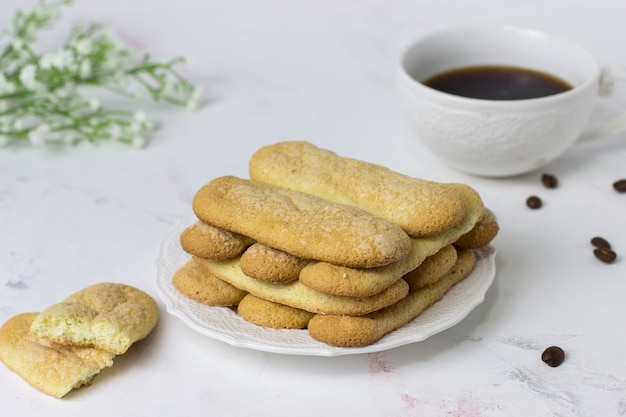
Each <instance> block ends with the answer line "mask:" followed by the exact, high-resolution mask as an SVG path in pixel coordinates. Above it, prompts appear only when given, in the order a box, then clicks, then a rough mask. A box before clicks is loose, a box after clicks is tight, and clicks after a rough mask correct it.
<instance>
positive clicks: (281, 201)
mask: <svg viewBox="0 0 626 417" xmlns="http://www.w3.org/2000/svg"><path fill="white" fill-rule="evenodd" d="M249 168H250V179H242V178H237V177H232V176H226V177H220V178H216V179H214V180H212V181H210V182H209V183H207V184H206V185H204V186H203V187H201V188H200V190H199V191H198V192H197V194H196V195H195V197H194V200H193V210H194V213H195V214H196V216H197V218H198V221H197V222H196V223H195V224H192V225H189V227H188V228H187V229H185V230H184V231H183V232H182V234H181V236H180V241H181V246H182V248H183V250H184V251H185V252H187V253H189V254H190V255H191V257H190V259H189V261H188V262H187V263H186V264H185V265H183V266H181V267H180V268H179V269H178V270H177V271H176V273H175V274H174V277H173V283H174V286H175V287H176V288H177V289H178V290H179V291H181V292H182V293H183V294H185V295H186V296H188V297H190V298H193V299H195V300H197V301H200V302H202V303H205V304H208V305H211V306H233V307H236V308H237V312H238V314H239V315H240V316H241V317H242V318H243V319H245V320H247V321H250V322H252V323H255V324H257V325H261V326H267V327H273V328H288V329H304V328H306V329H308V331H309V333H310V335H311V336H312V337H313V338H315V339H317V340H320V341H323V342H326V343H328V344H330V345H335V346H346V347H348V346H365V345H369V344H372V343H375V342H376V341H378V340H379V339H381V338H382V337H384V336H385V335H386V334H388V333H389V332H392V331H394V330H396V329H398V328H400V327H402V326H404V325H405V324H407V323H408V322H410V321H411V320H413V319H414V318H415V317H417V316H418V315H419V314H421V313H422V312H423V311H424V310H425V309H427V308H428V307H429V306H431V305H432V304H434V303H435V302H437V301H438V300H439V299H441V298H442V297H443V296H444V295H445V293H446V292H447V291H448V290H449V289H450V288H452V287H453V286H454V285H455V284H456V283H457V282H459V281H461V280H462V279H463V278H465V277H466V276H467V275H469V273H470V272H471V271H472V268H473V267H474V264H475V262H476V257H475V253H474V249H477V248H481V247H484V246H486V245H488V244H489V243H490V242H491V240H492V239H493V238H494V237H495V236H496V234H497V233H498V229H499V227H498V224H497V222H496V220H495V218H494V217H493V215H492V213H491V212H490V211H489V210H488V209H486V208H485V207H484V205H483V203H482V200H481V198H480V196H479V195H478V193H477V192H476V191H475V190H474V189H472V188H471V187H469V186H468V185H464V184H442V183H437V182H432V181H426V180H422V179H417V178H411V177H408V176H405V175H402V174H399V173H397V172H394V171H391V170H389V169H387V168H385V167H382V166H379V165H375V164H371V163H367V162H363V161H359V160H355V159H351V158H345V157H341V156H338V155H337V154H335V153H333V152H330V151H328V150H324V149H320V148H318V147H316V146H315V145H312V144H310V143H308V142H282V143H277V144H274V145H270V146H267V147H264V148H261V149H259V150H258V151H257V152H255V153H254V155H253V156H252V159H251V161H250V167H249Z"/></svg>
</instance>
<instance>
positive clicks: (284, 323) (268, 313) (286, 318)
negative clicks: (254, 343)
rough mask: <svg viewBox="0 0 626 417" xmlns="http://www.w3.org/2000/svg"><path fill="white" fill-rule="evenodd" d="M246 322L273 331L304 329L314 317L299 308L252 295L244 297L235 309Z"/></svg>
mask: <svg viewBox="0 0 626 417" xmlns="http://www.w3.org/2000/svg"><path fill="white" fill-rule="evenodd" d="M237 313H238V314H239V315H240V316H241V317H242V318H243V319H244V320H246V321H249V322H250V323H254V324H256V325H259V326H264V327H271V328H274V329H304V328H305V327H306V326H307V324H308V323H309V320H311V318H312V317H313V316H314V315H315V314H313V313H310V312H308V311H305V310H301V309H299V308H293V307H289V306H286V305H284V304H279V303H274V302H272V301H267V300H264V299H262V298H259V297H256V296H254V295H252V294H248V295H246V296H245V297H244V298H243V300H241V302H240V303H239V306H238V307H237Z"/></svg>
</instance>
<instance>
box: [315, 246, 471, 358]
mask: <svg viewBox="0 0 626 417" xmlns="http://www.w3.org/2000/svg"><path fill="white" fill-rule="evenodd" d="M475 263H476V257H475V254H474V252H473V251H472V250H463V251H461V252H459V255H458V260H457V263H456V265H455V266H454V267H453V268H452V269H451V270H450V271H449V272H448V273H447V274H446V275H444V276H443V277H442V278H441V279H440V280H438V281H437V282H435V283H433V284H431V285H428V286H426V287H423V288H421V289H418V290H416V291H414V292H412V293H410V294H409V295H408V296H407V297H405V298H403V299H402V300H400V301H398V302H397V303H395V304H393V305H391V306H389V307H387V308H384V309H382V310H380V311H376V312H373V313H371V314H367V315H365V316H361V317H351V316H347V315H323V314H317V315H315V317H313V318H312V319H311V320H310V321H309V325H308V330H309V334H310V335H311V336H312V337H313V338H314V339H317V340H320V341H322V342H325V343H328V344H330V345H334V346H341V347H356V346H367V345H371V344H372V343H375V342H376V341H378V340H380V339H381V338H382V337H383V336H385V335H386V334H388V333H390V332H392V331H394V330H396V329H398V328H400V327H402V326H404V325H405V324H407V323H408V322H410V321H411V320H413V319H414V318H416V317H417V316H419V315H420V314H421V313H422V312H423V311H424V310H426V309H427V308H428V307H430V306H431V305H433V304H434V303H436V302H437V301H439V300H440V299H441V298H442V297H443V296H444V295H445V293H446V292H448V291H449V290H450V288H452V287H453V286H454V285H455V284H456V283H458V282H460V281H461V280H462V279H463V278H465V277H466V276H467V275H469V274H470V272H471V270H472V268H473V267H474V265H475Z"/></svg>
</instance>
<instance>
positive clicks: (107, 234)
mask: <svg viewBox="0 0 626 417" xmlns="http://www.w3.org/2000/svg"><path fill="white" fill-rule="evenodd" d="M24 3H25V2H24V1H22V0H3V1H2V2H1V3H0V20H1V22H2V24H5V23H6V21H7V19H8V15H9V13H11V12H12V11H13V10H14V8H15V7H16V6H17V5H18V4H24ZM63 16H64V17H63V20H62V22H61V23H60V25H59V26H58V30H56V31H53V32H50V34H49V36H48V37H46V39H45V42H46V43H48V44H50V45H54V44H55V43H56V42H59V41H60V40H61V39H62V37H63V34H64V33H65V30H64V29H63V28H65V29H67V28H68V27H69V25H70V23H71V22H73V21H76V20H77V19H80V20H105V21H109V22H110V23H111V25H112V27H113V28H114V29H115V30H116V31H117V32H118V33H119V34H120V35H121V36H123V37H124V38H125V39H126V40H127V41H129V42H131V43H132V44H133V45H135V46H136V47H137V48H138V49H140V50H148V51H151V52H153V54H154V55H155V56H161V55H162V56H163V57H171V56H174V55H177V54H179V53H185V54H188V55H189V56H191V57H192V58H193V63H192V64H191V65H189V66H187V67H186V70H185V71H186V75H187V76H188V77H190V78H191V79H192V80H194V81H195V82H196V83H198V84H201V85H203V86H204V87H205V90H206V92H207V97H208V99H209V103H208V105H206V106H205V107H204V108H202V109H201V110H200V111H198V112H197V113H193V114H190V113H185V112H181V111H170V110H165V109H162V108H160V107H157V108H156V109H153V108H152V107H151V108H150V111H151V112H152V114H154V115H155V116H156V117H157V118H158V120H159V122H160V123H161V124H162V126H161V128H160V129H159V130H158V131H157V132H156V133H155V135H154V136H153V138H152V142H151V144H150V145H149V146H148V148H147V149H145V150H142V151H134V150H130V149H126V148H122V147H118V146H98V147H92V146H89V145H85V146H80V147H78V148H76V149H67V150H51V149H41V148H27V147H10V148H5V149H0V322H4V321H6V320H7V319H8V318H10V317H11V316H13V315H15V314H17V313H20V312H25V311H39V310H40V309H43V308H45V307H46V306H48V305H50V304H51V303H54V302H57V301H58V300H60V299H62V298H64V297H65V296H66V295H68V294H69V293H71V292H74V291H76V290H78V289H80V288H82V287H84V286H87V285H89V284H92V283H96V282H100V281H116V282H124V283H128V284H131V285H134V286H137V287H139V288H141V289H143V290H145V291H147V292H148V293H150V294H152V295H153V296H155V297H156V296H157V295H156V291H155V266H154V261H155V258H156V256H157V252H158V249H159V245H160V243H161V241H162V240H163V238H164V237H165V236H166V235H167V233H168V232H169V231H170V230H171V229H172V228H173V226H174V225H175V224H176V222H177V221H178V220H179V219H180V218H181V217H184V216H188V215H189V214H190V213H191V208H190V207H191V199H192V197H193V195H194V193H195V191H196V190H197V189H198V188H199V187H200V186H201V185H202V184H203V183H204V182H206V181H208V180H210V179H212V178H214V177H216V176H221V175H225V174H233V175H239V176H246V174H247V170H246V166H247V161H248V159H249V157H250V155H251V153H252V152H253V151H254V150H255V149H257V148H258V147H260V146H263V145H265V144H269V143H272V142H276V141H280V140H288V139H303V140H309V141H312V142H315V143H317V144H318V145H320V146H323V147H327V148H330V149H332V150H334V151H336V152H338V153H340V154H342V155H346V156H352V157H356V158H361V159H365V160H369V161H372V162H376V163H380V164H383V165H386V166H389V167H391V168H393V169H395V170H397V171H400V172H403V173H406V174H409V175H414V176H419V177H423V178H428V179H432V180H441V181H460V182H466V183H469V184H470V185H472V186H474V187H475V188H476V189H477V190H478V191H479V192H480V193H481V194H482V196H483V198H484V200H485V202H486V203H487V205H488V206H489V207H491V208H492V209H493V211H494V212H495V213H496V215H497V216H498V219H499V222H500V225H501V233H500V235H499V236H498V238H497V239H496V240H495V242H494V245H495V246H496V247H497V249H498V258H497V268H498V271H497V276H496V280H495V283H494V285H493V286H492V287H491V289H490V290H489V292H488V293H487V297H486V300H485V301H484V302H483V303H482V304H481V305H480V306H478V307H477V308H476V309H475V310H474V311H473V312H472V313H471V314H470V315H469V316H468V317H467V318H466V319H465V320H464V321H463V322H461V323H460V324H458V325H456V326H455V327H453V328H451V329H449V330H447V331H445V332H443V333H440V334H438V335H435V336H433V337H431V338H429V339H427V340H426V341H424V342H420V343H416V344H412V345H409V346H404V347H400V348H397V349H393V350H389V351H385V352H381V353H372V354H363V355H353V356H341V357H334V358H324V357H306V356H292V355H278V354H272V353H265V352H257V351H254V350H249V349H244V348H235V347H231V346H229V345H227V344H225V343H222V342H219V341H214V340H211V339H209V338H206V337H204V336H201V335H199V334H197V333H195V332H194V331H193V330H191V329H190V328H188V327H186V326H185V325H184V324H183V323H182V322H181V321H180V320H179V319H177V318H175V317H173V316H171V315H169V314H168V313H167V312H166V311H165V308H164V306H163V304H162V303H161V302H160V301H159V302H160V306H161V318H160V321H159V324H158V326H157V328H156V329H155V331H154V332H153V333H152V334H151V336H150V337H149V338H148V339H146V340H145V341H142V342H140V343H138V344H136V345H135V346H134V347H133V348H132V349H131V350H130V351H129V352H128V353H127V354H125V355H123V356H121V357H118V358H117V359H116V361H115V365H114V366H113V368H111V369H108V370H105V371H103V372H102V373H101V374H100V375H99V376H98V377H97V378H96V380H95V381H94V384H93V385H92V386H91V387H88V388H85V389H81V390H79V391H76V392H74V393H72V394H70V395H68V396H67V397H66V398H64V399H63V400H57V399H54V398H52V397H48V396H46V395H44V394H41V393H40V392H38V391H36V390H35V389H33V388H31V387H30V386H29V385H27V384H26V383H25V382H24V381H22V380H21V379H20V378H19V377H18V376H16V375H15V374H13V373H12V372H10V371H8V370H7V369H6V368H5V367H4V366H0V404H2V414H3V415H44V414H45V415H48V416H64V417H69V416H78V415H85V414H87V413H88V414H89V415H91V416H94V417H97V416H109V415H133V416H148V415H149V416H171V415H180V416H187V415H214V416H244V415H256V416H266V415H267V416H269V415H271V416H283V415H285V416H287V415H298V416H320V415H361V416H381V417H382V416H385V417H388V416H464V417H478V416H529V415H535V416H538V415H541V416H546V415H554V416H592V415H593V416H600V415H601V416H619V415H626V356H625V355H624V352H625V351H626V334H625V332H624V324H623V321H624V318H625V317H626V304H625V303H624V294H626V222H625V220H624V219H625V217H624V213H626V210H625V209H626V195H624V194H617V193H615V192H614V191H613V190H612V188H611V184H612V182H613V181H615V180H616V179H618V178H624V177H626V135H619V136H617V137H614V138H611V139H609V140H605V141H603V142H597V143H592V144H586V145H579V146H577V147H576V148H575V149H573V150H571V151H570V152H568V153H567V154H566V155H564V156H563V157H562V158H561V159H559V160H558V161H556V162H554V163H553V164H551V165H550V166H549V167H548V168H547V170H549V171H550V172H553V173H554V174H556V175H557V176H558V177H559V179H560V182H561V184H560V187H559V188H558V189H555V190H547V189H544V188H543V187H542V186H541V185H540V183H539V179H538V178H539V173H534V174H529V175H525V176H522V177H518V178H515V179H508V180H490V179H481V178H474V177H470V176H467V175H464V174H461V173H458V172H454V171H452V170H450V169H448V168H447V167H446V166H444V165H443V164H441V163H440V162H439V161H438V160H436V159H434V158H433V157H432V156H430V155H429V154H428V153H427V152H426V151H425V150H424V149H423V148H421V147H420V145H419V144H417V143H416V140H415V138H414V136H413V134H412V133H411V132H410V130H409V127H408V124H407V122H406V120H405V118H404V115H403V114H402V111H401V108H400V104H399V100H398V96H397V93H396V91H395V89H394V70H395V65H396V62H397V60H398V56H399V54H400V51H401V50H402V48H403V46H405V45H406V44H407V43H408V42H410V41H411V40H412V39H413V38H414V37H416V36H419V35H420V34H421V33H422V32H424V31H428V30H431V29H435V28H438V27H442V26H447V25H452V24H457V23H469V22H487V21H488V22H505V23H513V24H520V25H526V26H532V27H535V28H539V29H546V30H551V31H554V32H558V33H561V34H563V35H566V36H569V37H571V38H573V39H575V40H577V41H579V42H581V43H583V44H584V45H585V46H587V47H588V48H590V49H591V50H592V51H593V52H594V53H595V54H596V55H597V56H598V58H599V60H600V61H601V62H603V63H605V64H608V65H616V66H622V67H626V55H625V54H624V52H623V51H624V48H623V46H624V45H623V42H624V39H626V26H625V25H624V19H625V18H624V16H626V4H625V3H624V2H622V1H619V0H597V1H594V2H588V1H582V0H574V1H565V0H542V1H535V0H517V1H513V0H506V1H496V0H466V1H463V2H461V1H453V0H413V1H409V0H405V1H400V0H396V1H382V0H367V1H356V0H340V1H333V2H331V1H317V2H315V1H277V0H273V1H263V2H261V1H243V0H234V1H228V2H222V1H206V2H200V1H193V0H178V1H171V0H164V1H159V2H149V1H145V0H144V1H139V0H137V1H121V0H109V1H106V2H104V1H102V2H90V1H87V0H82V1H78V2H77V4H76V5H75V6H73V7H72V8H71V9H69V10H68V11H67V12H66V13H65V14H64V15H63ZM622 87H623V86H622ZM622 107H626V93H624V88H621V89H618V91H617V94H616V95H615V96H614V97H613V98H611V99H609V100H608V101H606V102H603V103H602V104H601V105H600V106H599V110H598V112H597V113H598V114H597V117H598V118H602V117H605V116H606V115H608V114H609V113H613V112H615V111H618V110H619V109H620V108H622ZM530 194H537V195H540V196H541V197H542V198H543V199H544V202H545V206H544V207H543V208H542V209H541V210H537V211H531V210H529V209H528V208H527V207H526V206H525V204H524V201H525V199H526V197H528V196H529V195H530ZM595 235H602V236H604V237H606V238H607V239H608V240H610V241H611V242H612V244H613V246H614V248H615V249H616V251H617V252H618V254H619V259H618V261H617V262H616V263H614V264H612V265H605V264H602V263H600V262H599V261H597V260H596V259H595V258H594V257H593V255H592V254H591V246H590V244H589V240H590V238H591V237H593V236H595ZM552 344H557V345H560V346H562V347H563V348H564V350H565V351H566V354H567V359H566V361H565V362H564V363H563V365H561V366H560V367H558V368H550V367H548V366H546V365H545V364H544V363H543V362H542V361H541V359H540V355H541V352H542V351H543V349H544V348H545V347H547V346H549V345H552Z"/></svg>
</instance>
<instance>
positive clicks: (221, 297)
mask: <svg viewBox="0 0 626 417" xmlns="http://www.w3.org/2000/svg"><path fill="white" fill-rule="evenodd" d="M172 283H173V284H174V287H176V289H177V290H178V291H180V292H181V293H183V294H185V295H186V296H187V297H189V298H191V299H193V300H196V301H198V302H200V303H202V304H206V305H209V306H216V307H230V306H236V305H237V304H239V302H240V301H241V299H242V298H243V297H245V295H246V294H247V293H246V292H245V291H242V290H240V289H239V288H237V287H234V286H232V285H230V284H229V283H227V282H224V281H222V280H221V279H219V278H217V277H215V276H214V275H212V274H211V273H210V271H208V270H207V269H206V268H204V266H202V264H200V263H199V262H198V261H197V260H196V258H191V259H190V260H189V261H187V263H185V264H184V265H183V266H182V267H180V268H179V269H178V270H177V271H176V273H174V277H173V279H172Z"/></svg>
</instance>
